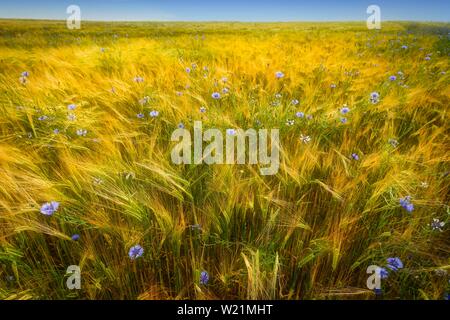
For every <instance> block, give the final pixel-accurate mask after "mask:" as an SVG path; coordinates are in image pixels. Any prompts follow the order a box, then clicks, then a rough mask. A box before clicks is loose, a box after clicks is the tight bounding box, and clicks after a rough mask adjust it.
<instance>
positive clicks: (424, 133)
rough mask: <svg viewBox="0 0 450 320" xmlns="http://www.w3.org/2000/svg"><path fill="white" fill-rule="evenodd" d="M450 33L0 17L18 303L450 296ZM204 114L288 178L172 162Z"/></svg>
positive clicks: (0, 103) (5, 277)
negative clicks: (258, 141)
mask: <svg viewBox="0 0 450 320" xmlns="http://www.w3.org/2000/svg"><path fill="white" fill-rule="evenodd" d="M449 32H450V25H449V24H444V23H441V24H439V23H434V24H431V23H408V22H401V23H400V22H389V23H383V26H382V29H381V30H368V29H367V27H366V25H365V23H357V22H355V23H231V22H230V23H194V22H189V23H183V22H179V23H175V22H174V23H163V22H161V23H137V22H136V23H106V22H104V23H100V22H98V23H95V22H86V23H83V24H82V28H81V29H80V30H69V29H67V28H66V26H65V22H63V21H31V20H29V21H25V20H0V108H1V114H0V299H439V300H440V299H448V291H449V288H450V287H449V272H450V270H449V269H450V254H449V253H450V242H449V229H448V224H449V218H450V216H449V214H450V209H449V190H450V188H449V186H450V185H449V181H450V177H449V172H450V166H449V150H450V147H449V137H448V134H449V102H450V100H449V98H450V81H449V79H450V76H449V55H450V40H449ZM213 93H219V97H218V98H217V96H216V97H215V98H213V97H212V94H213ZM194 121H202V123H203V126H205V127H211V128H218V129H220V130H223V131H224V132H225V130H227V129H229V128H243V129H248V128H268V129H270V128H278V129H279V132H280V140H281V146H280V168H279V171H278V173H277V174H275V175H267V176H264V175H261V174H260V172H259V170H258V168H259V165H250V164H241V165H237V164H236V165H226V164H224V165H206V164H198V165H195V164H191V165H188V164H186V165H176V164H174V163H172V162H171V158H170V153H171V148H172V146H173V145H174V143H173V142H172V141H171V139H170V138H171V134H172V132H173V131H174V130H175V129H176V128H178V127H185V128H186V129H188V130H192V128H193V123H194ZM71 265H76V266H79V268H80V270H81V289H79V290H69V289H68V288H67V286H66V281H67V279H68V277H69V276H70V274H68V273H67V272H66V271H67V268H68V267H69V266H71ZM370 265H377V266H379V267H380V268H381V269H380V270H382V272H381V276H382V280H381V289H380V290H371V289H369V288H368V287H367V286H366V281H367V278H368V276H369V274H368V273H367V272H366V270H367V267H369V266H370Z"/></svg>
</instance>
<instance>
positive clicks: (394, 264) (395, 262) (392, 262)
mask: <svg viewBox="0 0 450 320" xmlns="http://www.w3.org/2000/svg"><path fill="white" fill-rule="evenodd" d="M386 261H387V263H388V264H387V267H388V268H389V269H391V270H392V271H398V269H402V268H403V262H402V260H400V258H397V257H395V258H387V259H386Z"/></svg>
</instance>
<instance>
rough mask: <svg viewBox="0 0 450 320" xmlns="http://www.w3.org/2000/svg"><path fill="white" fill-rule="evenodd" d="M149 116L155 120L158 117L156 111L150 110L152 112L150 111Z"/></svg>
mask: <svg viewBox="0 0 450 320" xmlns="http://www.w3.org/2000/svg"><path fill="white" fill-rule="evenodd" d="M149 115H150V117H152V118H156V117H157V116H158V115H159V112H158V111H156V110H152V111H150V113H149Z"/></svg>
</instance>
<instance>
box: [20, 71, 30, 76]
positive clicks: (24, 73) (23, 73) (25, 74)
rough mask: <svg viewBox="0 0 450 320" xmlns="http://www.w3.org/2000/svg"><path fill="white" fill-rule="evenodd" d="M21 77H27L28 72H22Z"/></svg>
mask: <svg viewBox="0 0 450 320" xmlns="http://www.w3.org/2000/svg"><path fill="white" fill-rule="evenodd" d="M21 75H22V77H29V76H30V73H29V72H28V71H24V72H22V73H21Z"/></svg>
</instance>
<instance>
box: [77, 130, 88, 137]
mask: <svg viewBox="0 0 450 320" xmlns="http://www.w3.org/2000/svg"><path fill="white" fill-rule="evenodd" d="M86 134H87V130H86V129H77V135H78V136H80V137H84V136H86Z"/></svg>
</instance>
